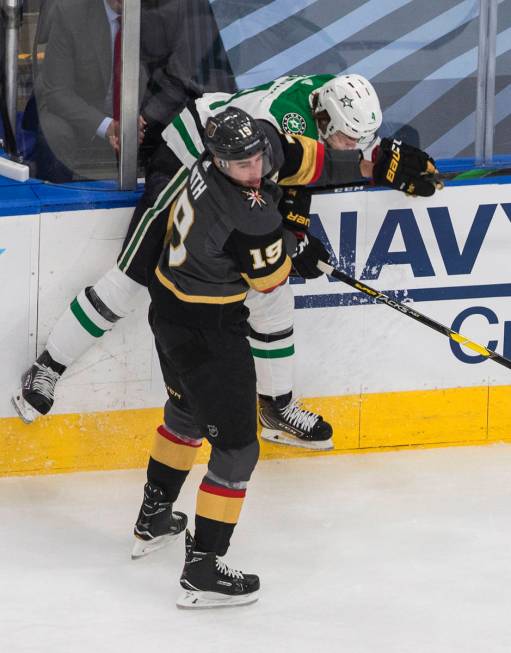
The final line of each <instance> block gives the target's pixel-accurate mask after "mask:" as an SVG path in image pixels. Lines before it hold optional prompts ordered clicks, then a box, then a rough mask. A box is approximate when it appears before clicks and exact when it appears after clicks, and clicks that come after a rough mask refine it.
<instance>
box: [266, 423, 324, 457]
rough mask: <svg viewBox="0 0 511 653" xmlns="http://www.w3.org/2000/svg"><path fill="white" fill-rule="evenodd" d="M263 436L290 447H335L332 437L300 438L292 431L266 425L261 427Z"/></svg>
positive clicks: (314, 449)
mask: <svg viewBox="0 0 511 653" xmlns="http://www.w3.org/2000/svg"><path fill="white" fill-rule="evenodd" d="M261 437H262V439H263V440H267V441H268V442H273V443H274V444H287V445H289V446H290V447H301V448H302V449H311V450H313V451H331V450H332V449H333V448H334V443H333V441H332V438H329V439H328V440H300V438H297V437H295V436H294V435H291V434H290V433H286V432H285V431H277V430H275V429H269V428H267V427H266V426H263V428H262V429H261Z"/></svg>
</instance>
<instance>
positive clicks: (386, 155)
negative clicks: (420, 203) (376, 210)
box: [373, 138, 441, 197]
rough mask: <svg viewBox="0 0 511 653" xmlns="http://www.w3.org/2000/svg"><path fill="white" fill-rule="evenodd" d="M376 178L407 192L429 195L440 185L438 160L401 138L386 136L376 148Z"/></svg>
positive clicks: (379, 182) (376, 181)
mask: <svg viewBox="0 0 511 653" xmlns="http://www.w3.org/2000/svg"><path fill="white" fill-rule="evenodd" d="M373 162H374V168H373V180H374V182H375V184H378V185H379V186H388V187H390V188H395V189H396V190H400V191H402V192H403V193H406V194H407V195H420V196H421V197H429V196H430V195H433V193H434V192H435V190H436V189H437V187H438V188H440V187H441V186H440V185H438V182H437V179H436V175H438V170H437V169H436V164H435V161H434V159H432V158H431V157H430V156H429V155H428V154H427V153H426V152H423V151H422V150H419V149H418V148H417V147H413V146H412V145H407V144H406V143H403V142H402V141H398V140H397V139H394V140H390V138H384V139H382V141H381V143H380V146H379V147H377V148H375V150H374V151H373Z"/></svg>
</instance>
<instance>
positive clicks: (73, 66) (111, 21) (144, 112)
mask: <svg viewBox="0 0 511 653" xmlns="http://www.w3.org/2000/svg"><path fill="white" fill-rule="evenodd" d="M122 1H123V0H57V1H56V3H55V6H54V8H53V10H52V20H51V28H50V31H49V35H48V43H47V47H46V53H45V59H44V64H43V66H42V69H41V75H40V80H39V81H38V85H37V87H38V93H37V104H38V108H39V118H40V125H41V132H42V135H43V137H44V141H45V142H46V143H47V145H48V146H49V148H50V150H51V151H52V153H53V154H54V156H55V157H56V158H57V159H58V160H59V161H61V162H62V163H64V164H65V166H66V167H67V168H68V169H69V170H70V171H72V172H70V174H69V176H68V175H66V173H65V172H64V174H62V170H60V171H59V173H58V175H57V177H59V178H53V179H52V175H51V171H50V174H48V171H47V170H46V171H45V170H41V169H39V170H37V175H38V176H39V177H42V178H50V179H51V180H53V181H67V178H69V179H71V178H73V177H74V178H76V176H112V173H114V172H115V166H116V155H117V150H118V143H119V138H118V136H119V122H118V117H117V116H115V117H114V112H113V100H114V94H115V89H114V74H113V69H114V50H115V40H116V35H117V32H118V30H119V29H120V27H119V21H120V16H121V12H122ZM197 36H198V37H199V38H197ZM218 43H219V35H218V30H217V28H216V24H215V23H214V18H213V15H212V13H211V10H210V8H209V3H208V2H207V0H145V1H144V0H143V4H142V14H141V68H140V79H139V97H140V99H141V100H140V105H141V114H140V116H139V122H138V127H139V133H138V137H139V143H142V142H143V141H144V148H143V149H144V151H143V153H144V158H145V159H147V158H148V157H149V155H150V154H151V153H152V151H153V150H154V149H155V147H156V146H157V145H158V144H159V142H160V133H161V131H162V129H163V127H165V126H166V125H167V124H168V123H169V122H170V121H171V120H172V118H173V117H174V116H175V115H176V114H177V113H178V112H179V111H180V110H181V109H182V107H183V106H184V105H185V104H186V102H187V101H188V100H189V99H191V98H196V97H198V96H199V95H201V94H202V92H204V91H205V90H226V91H228V90H233V89H234V82H233V77H232V73H231V72H230V69H229V67H228V63H227V59H226V57H224V59H221V57H220V59H221V61H222V63H221V66H222V67H223V68H224V71H223V72H222V74H221V75H219V74H218V70H217V71H216V72H215V71H213V70H212V71H211V73H210V72H209V71H208V70H205V68H208V67H211V55H210V51H212V50H213V48H215V49H216V51H218ZM218 60H219V58H218V56H217V57H216V61H218ZM216 61H215V63H214V65H215V64H216ZM216 65H217V67H218V64H216ZM210 79H211V80H212V83H210ZM219 80H220V83H218V81H219ZM212 86H214V89H213V88H212ZM43 167H44V166H43ZM49 167H50V168H51V166H49ZM39 168H41V166H39ZM101 170H103V174H101Z"/></svg>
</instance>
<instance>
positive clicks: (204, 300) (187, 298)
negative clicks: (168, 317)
mask: <svg viewBox="0 0 511 653" xmlns="http://www.w3.org/2000/svg"><path fill="white" fill-rule="evenodd" d="M156 277H157V278H158V281H159V282H160V283H161V284H162V285H164V286H165V288H167V289H168V290H170V292H171V293H173V294H174V295H175V296H176V297H177V298H178V299H180V300H181V301H183V302H189V303H191V304H234V303H235V302H243V301H245V297H246V296H247V293H246V292H242V293H239V294H238V295H228V296H227V297H211V296H210V295H187V294H186V293H184V292H182V291H181V290H178V289H177V288H176V286H175V285H174V284H173V283H172V281H170V279H167V277H166V276H165V275H164V274H163V273H162V271H161V270H160V268H156Z"/></svg>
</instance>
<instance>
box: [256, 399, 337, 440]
mask: <svg viewBox="0 0 511 653" xmlns="http://www.w3.org/2000/svg"><path fill="white" fill-rule="evenodd" d="M259 421H260V422H261V425H262V427H263V428H262V430H261V437H262V438H263V439H264V440H268V441H270V442H275V443H277V444H289V445H291V446H293V447H303V448H305V449H315V450H318V451H327V450H329V449H333V448H334V444H333V442H332V427H331V426H330V424H329V423H328V422H325V421H324V420H323V418H322V417H321V415H318V414H317V413H312V412H311V411H309V410H305V409H304V408H302V406H301V405H300V404H299V403H298V402H297V401H295V400H293V399H292V398H291V393H288V394H287V395H281V396H280V397H277V398H276V399H273V398H272V397H266V396H264V395H259Z"/></svg>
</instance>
